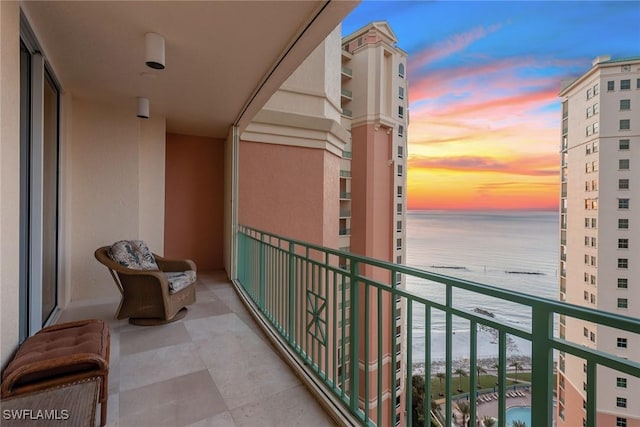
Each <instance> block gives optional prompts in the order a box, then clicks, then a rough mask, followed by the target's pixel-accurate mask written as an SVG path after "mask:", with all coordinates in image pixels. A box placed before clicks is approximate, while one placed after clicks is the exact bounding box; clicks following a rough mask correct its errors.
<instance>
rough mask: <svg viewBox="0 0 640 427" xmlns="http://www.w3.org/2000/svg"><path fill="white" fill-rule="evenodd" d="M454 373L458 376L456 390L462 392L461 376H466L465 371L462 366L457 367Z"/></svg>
mask: <svg viewBox="0 0 640 427" xmlns="http://www.w3.org/2000/svg"><path fill="white" fill-rule="evenodd" d="M454 374H456V375H457V376H458V379H459V384H458V385H459V388H458V392H460V393H462V392H463V391H464V390H463V389H462V377H466V376H467V371H465V370H464V369H462V368H458V369H456V370H455V372H454Z"/></svg>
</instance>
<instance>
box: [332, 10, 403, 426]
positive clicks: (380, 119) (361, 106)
mask: <svg viewBox="0 0 640 427" xmlns="http://www.w3.org/2000/svg"><path fill="white" fill-rule="evenodd" d="M397 42H398V39H397V38H396V36H395V34H394V33H393V31H392V30H391V28H390V27H389V25H388V24H387V23H386V22H372V23H370V24H368V25H366V26H364V27H362V28H360V29H359V30H357V31H355V32H354V33H352V34H350V35H347V36H346V37H344V38H343V39H342V48H343V49H342V90H341V101H342V104H341V105H342V117H343V119H342V123H343V125H344V126H345V127H346V128H347V129H349V130H350V133H351V140H350V141H348V142H347V148H346V150H345V154H347V155H343V160H342V171H341V179H340V189H341V200H340V204H341V206H340V211H341V217H340V230H341V234H342V230H343V229H347V230H350V231H349V233H348V236H344V237H343V236H341V239H344V240H343V241H341V246H342V247H348V248H349V250H350V251H351V252H354V253H357V254H360V255H364V256H367V257H371V258H376V259H382V260H385V261H389V262H395V263H397V264H402V263H403V261H404V260H405V253H406V245H405V229H406V226H405V224H406V197H405V196H406V186H407V178H406V177H407V160H406V159H407V144H406V141H407V126H408V123H409V109H408V83H407V73H406V67H407V53H406V52H405V51H403V50H402V49H400V48H398V47H397V45H396V44H397ZM343 189H344V191H345V192H346V193H347V194H350V195H351V197H350V198H345V199H343V198H342V191H343ZM343 212H348V213H350V214H349V215H348V216H345V217H343V215H342V213H343ZM347 239H348V240H347ZM370 274H371V275H372V277H375V275H376V272H375V271H371V272H370ZM380 279H382V280H386V281H389V282H393V283H395V284H396V286H398V287H403V286H404V285H403V280H402V278H401V277H400V275H398V277H396V278H389V277H380ZM386 296H389V295H386ZM373 303H374V302H373V301H372V304H373ZM383 307H384V308H385V310H384V311H383V313H379V315H380V316H383V318H384V320H383V323H384V324H386V325H394V327H395V335H394V336H395V340H396V341H395V343H392V344H391V345H389V346H388V347H389V348H387V349H386V351H387V354H391V353H393V352H395V357H385V362H384V364H383V368H382V369H387V367H388V366H389V365H390V364H391V363H394V362H393V360H394V358H395V359H396V362H395V367H394V369H396V373H395V377H396V380H395V384H390V385H389V386H390V388H391V387H394V388H395V390H391V389H390V390H388V393H389V394H388V396H389V397H387V398H386V399H385V400H387V401H388V400H391V399H394V400H395V405H390V404H389V403H387V404H385V403H384V402H371V403H372V407H376V406H377V405H379V404H382V405H383V408H384V411H383V417H384V418H385V419H388V418H387V416H388V415H387V414H388V411H389V410H393V411H397V412H396V416H395V420H396V421H395V422H396V425H399V424H400V423H402V422H403V420H404V414H403V413H402V411H400V408H404V406H405V405H404V401H403V399H404V395H403V393H402V390H404V387H405V384H404V381H405V378H404V376H403V373H404V372H405V369H404V363H403V362H402V360H403V358H402V357H400V355H401V354H402V352H403V347H404V343H403V337H404V335H405V334H404V333H403V330H402V325H403V323H404V322H403V319H404V317H403V313H404V310H403V307H402V298H399V297H398V298H397V300H396V301H391V300H390V298H384V297H383ZM369 345H370V347H371V348H370V351H371V352H372V353H373V352H374V351H375V348H374V346H375V343H374V342H371V343H370V344H369ZM375 362H376V361H372V363H371V364H372V365H373V366H376V365H375ZM376 369H378V368H377V367H376V368H375V369H373V372H372V371H371V369H370V370H369V371H370V372H369V375H370V376H372V377H373V376H374V375H375V374H376V372H377V371H376ZM371 395H374V394H373V393H371Z"/></svg>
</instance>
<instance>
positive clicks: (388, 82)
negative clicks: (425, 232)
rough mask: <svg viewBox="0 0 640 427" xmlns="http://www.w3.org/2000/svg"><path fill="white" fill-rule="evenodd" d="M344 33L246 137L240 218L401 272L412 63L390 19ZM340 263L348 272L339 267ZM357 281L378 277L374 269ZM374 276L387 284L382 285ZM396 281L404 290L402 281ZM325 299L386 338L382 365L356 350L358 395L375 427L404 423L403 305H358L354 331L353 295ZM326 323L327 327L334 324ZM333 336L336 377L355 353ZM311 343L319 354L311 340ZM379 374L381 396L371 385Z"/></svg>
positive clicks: (329, 41)
mask: <svg viewBox="0 0 640 427" xmlns="http://www.w3.org/2000/svg"><path fill="white" fill-rule="evenodd" d="M340 31H341V27H340V26H338V27H337V28H336V29H335V30H334V31H333V32H332V33H331V34H330V35H329V36H328V37H327V38H326V39H325V41H324V42H323V43H322V44H321V45H320V46H319V47H318V48H316V49H315V50H314V52H313V53H312V54H311V55H309V57H307V59H306V60H305V61H304V62H303V63H302V64H301V65H300V67H299V68H298V69H297V70H295V71H294V72H293V73H292V75H291V76H290V77H289V78H288V79H287V81H286V82H285V83H284V84H283V85H282V86H281V87H280V89H279V90H278V91H276V93H275V94H274V95H273V96H272V97H271V99H270V100H269V101H268V102H267V104H266V105H265V107H264V108H263V109H262V110H261V111H260V112H259V113H258V114H257V115H256V117H255V118H254V120H253V121H252V122H251V123H250V124H249V126H248V127H247V129H246V130H245V132H243V134H242V135H241V144H240V160H241V161H240V168H241V175H242V179H241V180H240V188H239V190H240V191H239V196H240V199H239V203H240V218H239V220H240V223H241V224H245V225H248V226H251V227H255V228H257V229H261V230H271V231H274V232H276V233H278V234H281V235H283V236H287V237H290V238H295V239H299V240H304V241H308V242H312V243H315V244H318V245H322V246H326V247H330V248H334V249H340V250H343V251H348V252H352V253H355V254H358V255H363V256H367V257H370V258H376V259H380V260H384V261H388V262H394V263H402V262H403V260H404V257H405V245H404V240H405V212H406V201H405V195H406V191H405V188H406V157H407V156H406V132H407V131H406V130H407V125H408V111H407V105H408V103H407V79H406V73H405V70H406V63H407V54H406V53H405V52H404V51H402V50H401V49H399V48H398V47H396V43H397V38H396V36H395V35H394V34H393V31H392V30H391V28H390V27H389V26H388V24H387V23H385V22H374V23H371V24H369V25H367V26H365V27H363V28H361V29H360V30H358V31H356V32H355V33H353V34H351V35H349V36H346V37H344V38H341V37H340ZM314 159H315V160H314ZM283 172H284V173H283ZM265 177H272V178H267V179H265ZM273 179H277V180H278V182H274V181H273ZM267 183H270V185H266V184H267ZM301 200H303V201H304V202H302V203H301ZM283 218H286V220H285V221H283V220H282V219H283ZM336 261H337V263H338V265H339V266H340V267H341V268H342V269H344V270H345V271H349V268H350V267H351V266H349V265H347V264H346V261H344V260H343V259H338V260H336ZM364 273H365V274H368V275H369V276H371V277H374V278H375V277H376V276H375V275H376V272H374V271H371V272H369V271H366V272H364ZM379 279H381V281H384V282H385V283H392V281H391V280H390V278H389V277H379ZM394 280H395V282H393V283H395V284H396V286H400V287H402V286H403V280H402V278H401V277H397V278H394ZM334 285H335V284H334ZM332 294H334V293H333V292H332V289H325V290H324V291H323V292H320V295H319V297H321V298H323V299H325V300H326V301H328V303H327V305H328V307H330V309H331V307H338V308H336V309H337V310H339V311H340V313H337V316H336V318H338V319H342V318H343V315H344V319H345V320H344V323H347V324H349V325H352V324H357V325H359V326H358V332H357V333H359V334H360V336H363V335H364V334H365V326H364V323H365V322H366V323H367V324H368V325H369V326H368V327H370V328H377V325H378V317H381V318H382V319H383V320H382V324H383V325H384V326H383V329H384V330H383V331H380V334H376V335H380V336H385V337H393V339H391V338H389V339H385V341H384V343H383V347H384V351H383V355H382V359H383V360H382V361H381V362H380V363H379V360H378V358H377V357H372V358H370V359H369V360H367V361H365V360H364V358H363V357H362V356H363V355H364V354H365V353H367V351H366V350H365V348H364V344H361V345H360V348H359V349H358V350H359V351H358V353H359V355H360V356H359V357H358V359H359V364H358V365H359V366H360V378H364V376H365V375H368V376H369V377H370V379H371V380H370V381H369V383H370V384H371V386H370V390H369V391H368V392H366V391H365V390H364V389H363V388H360V393H359V396H360V406H361V408H365V407H366V408H369V411H370V413H371V416H372V417H373V418H376V417H377V414H378V408H379V406H382V411H381V416H382V417H383V420H384V421H380V423H381V424H385V425H386V424H389V422H388V421H386V420H390V419H392V417H393V419H394V420H395V423H401V422H402V421H403V420H404V411H403V409H400V408H404V401H403V390H404V386H405V384H404V372H405V369H404V367H405V365H404V362H403V361H402V360H403V354H404V353H403V335H404V334H403V329H402V324H403V309H402V306H401V304H402V303H401V298H398V299H397V302H394V301H392V298H391V297H390V294H386V293H385V296H384V297H383V301H382V305H381V307H382V309H381V310H380V312H378V310H377V307H379V305H378V301H377V296H372V297H371V299H370V300H369V301H368V303H366V302H363V303H362V304H367V305H368V306H369V307H370V308H372V313H371V315H370V317H369V318H368V319H365V318H364V311H363V310H359V314H361V316H362V317H361V318H360V319H358V322H357V323H355V322H352V319H349V312H350V310H348V307H349V306H350V300H349V293H342V292H340V291H337V292H335V294H334V295H335V298H337V299H338V301H331V299H332V298H334V297H333V295H332ZM316 297H318V295H317V293H316V291H313V298H316ZM361 301H363V300H362V299H361ZM301 303H303V302H302V301H301ZM328 317H329V319H330V318H332V317H333V316H332V313H330V315H329V316H328ZM341 322H342V321H341ZM329 323H330V321H329ZM327 326H328V328H327V329H328V330H329V331H332V330H333V328H332V326H333V325H331V324H328V325H327ZM329 333H332V332H329ZM338 333H339V334H341V336H340V337H338V338H339V339H330V340H328V341H329V342H331V341H335V342H339V343H341V344H339V348H338V349H337V352H336V355H337V356H338V357H337V358H338V359H339V360H338V362H337V363H336V369H337V371H338V372H339V374H338V375H337V376H339V377H340V376H341V374H342V372H343V370H348V369H349V367H350V366H351V365H350V362H351V358H352V355H353V354H354V353H353V352H352V351H351V349H350V348H349V341H350V340H349V338H350V334H351V333H353V332H352V330H351V328H350V327H346V328H345V327H343V326H342V325H341V326H340V327H339V332H338ZM332 338H335V337H332ZM310 341H311V342H316V343H317V345H318V346H319V347H322V346H324V344H323V343H322V342H317V341H316V337H312V338H310ZM377 346H378V343H377V341H375V340H371V342H370V343H369V347H370V348H369V353H370V354H376V353H377ZM310 351H312V350H311V349H310ZM332 352H333V349H331V351H330V353H332ZM365 365H368V366H365ZM330 370H331V369H330ZM380 370H383V371H384V374H383V378H384V381H383V385H382V387H383V389H384V391H383V392H382V393H379V390H378V389H377V387H378V384H377V381H376V380H375V378H376V377H377V375H378V373H379V371H380ZM392 371H393V372H392ZM347 376H348V375H347ZM339 386H340V387H344V388H349V387H350V385H349V384H348V383H345V384H339ZM379 395H382V401H381V402H378V398H377V396H379ZM367 396H368V397H367ZM365 399H366V400H368V403H367V404H365V402H364V400H365Z"/></svg>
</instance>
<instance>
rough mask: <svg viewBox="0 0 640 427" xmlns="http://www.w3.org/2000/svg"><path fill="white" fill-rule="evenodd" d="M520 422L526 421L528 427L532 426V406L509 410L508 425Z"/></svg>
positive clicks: (514, 407) (515, 407) (516, 407)
mask: <svg viewBox="0 0 640 427" xmlns="http://www.w3.org/2000/svg"><path fill="white" fill-rule="evenodd" d="M518 420H520V421H524V422H525V423H526V424H527V426H530V425H531V406H512V407H511V408H509V409H507V425H508V426H511V424H512V423H513V422H514V421H518Z"/></svg>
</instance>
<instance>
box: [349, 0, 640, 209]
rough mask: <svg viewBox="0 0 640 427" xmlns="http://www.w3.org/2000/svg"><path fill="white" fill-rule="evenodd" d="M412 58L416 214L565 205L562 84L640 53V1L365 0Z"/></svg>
mask: <svg viewBox="0 0 640 427" xmlns="http://www.w3.org/2000/svg"><path fill="white" fill-rule="evenodd" d="M381 20H386V21H387V22H388V23H389V24H390V26H391V28H392V29H393V31H394V33H395V34H396V36H397V37H398V40H399V41H398V46H399V47H400V48H402V49H404V50H405V51H407V52H408V54H409V61H408V64H407V68H408V78H409V103H410V105H409V108H410V119H411V121H410V125H409V131H408V144H409V146H408V151H409V160H408V162H409V166H408V169H409V172H408V205H409V209H556V207H557V203H558V192H559V190H558V188H559V154H558V150H559V145H560V101H559V98H558V93H559V90H560V85H561V81H562V80H565V79H571V78H575V77H577V76H579V75H581V74H583V73H584V72H586V71H587V70H588V69H589V68H590V67H591V61H592V60H593V58H595V57H596V56H598V55H605V54H608V55H611V56H612V58H623V57H630V56H640V2H639V1H620V2H610V1H567V2H556V1H541V2H532V1H497V2H484V1H467V2H462V1H430V2H426V1H364V2H363V3H361V4H360V5H359V6H358V7H357V8H356V9H355V10H354V11H353V12H352V13H351V15H349V16H348V17H347V19H346V20H345V21H344V23H343V28H342V31H343V34H344V35H347V34H349V33H351V32H353V31H355V30H357V29H358V28H360V27H362V26H363V25H366V24H368V23H369V22H371V21H381Z"/></svg>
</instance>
